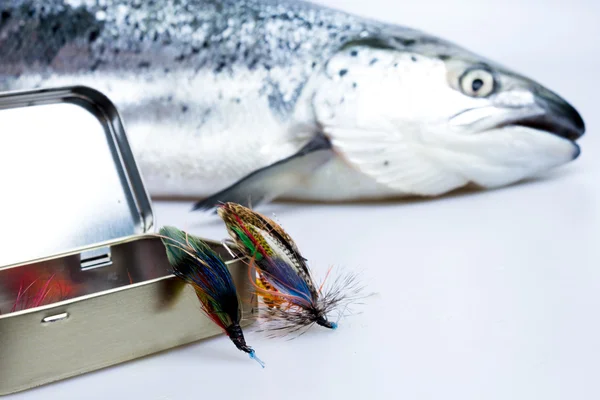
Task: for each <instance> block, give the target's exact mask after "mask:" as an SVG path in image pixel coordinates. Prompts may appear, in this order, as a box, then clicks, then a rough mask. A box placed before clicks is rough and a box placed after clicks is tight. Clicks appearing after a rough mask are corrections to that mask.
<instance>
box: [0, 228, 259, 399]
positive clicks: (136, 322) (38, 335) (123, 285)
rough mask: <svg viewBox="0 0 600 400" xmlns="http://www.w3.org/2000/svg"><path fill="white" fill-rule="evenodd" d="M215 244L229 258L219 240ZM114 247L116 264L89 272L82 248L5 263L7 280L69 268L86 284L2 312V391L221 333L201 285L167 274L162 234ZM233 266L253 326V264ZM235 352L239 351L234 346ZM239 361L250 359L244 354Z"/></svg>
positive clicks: (2, 278)
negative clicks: (80, 266) (50, 300)
mask: <svg viewBox="0 0 600 400" xmlns="http://www.w3.org/2000/svg"><path fill="white" fill-rule="evenodd" d="M208 243H209V244H210V245H212V246H213V248H214V249H215V250H216V251H217V252H218V253H219V254H221V255H222V256H223V258H225V259H229V258H230V257H228V255H227V253H226V252H225V251H224V250H223V248H222V246H220V245H219V244H218V243H216V242H212V241H208ZM113 254H114V260H113V265H112V266H111V267H107V268H98V269H92V270H89V271H83V272H82V271H79V272H77V271H76V270H75V269H71V266H73V265H77V255H74V256H69V257H61V258H59V259H56V260H48V261H44V262H42V263H38V264H35V265H21V266H18V267H14V268H8V269H4V270H0V282H13V281H15V280H16V279H17V278H18V276H19V274H23V273H26V271H30V268H33V269H34V270H35V269H38V271H39V270H40V269H41V268H43V269H45V270H47V271H54V272H58V271H68V273H65V274H63V276H64V277H72V282H73V283H74V284H82V282H83V284H82V287H83V288H85V290H83V291H82V292H81V293H83V294H82V295H81V296H78V297H75V298H71V299H69V300H67V301H63V302H60V303H55V304H51V305H48V306H44V307H39V308H33V309H28V310H24V311H19V312H15V313H9V314H4V315H0V395H5V394H10V393H14V392H18V391H22V390H25V389H29V388H32V387H36V386H40V385H43V384H47V383H50V382H54V381H57V380H61V379H65V378H68V377H72V376H75V375H79V374H82V373H86V372H90V371H94V370H97V369H100V368H105V367H108V366H110V365H114V364H118V363H121V362H125V361H128V360H133V359H136V358H139V357H143V356H146V355H149V354H152V353H156V352H159V351H163V350H166V349H169V348H172V347H175V346H179V345H183V344H187V343H190V342H194V341H197V340H199V339H203V338H207V337H210V336H214V335H217V334H220V333H222V332H221V331H220V329H219V328H218V327H217V326H216V325H215V324H214V323H213V322H212V321H210V320H209V319H208V318H207V317H205V316H204V315H203V314H202V312H201V310H200V304H199V302H198V300H197V298H196V295H195V293H194V291H193V290H192V289H191V288H190V287H189V286H187V285H183V284H182V283H181V281H180V280H179V279H177V278H175V277H174V276H172V275H169V274H168V273H166V271H167V270H168V268H169V267H168V261H167V258H166V255H165V252H164V247H163V246H162V243H161V242H160V240H159V239H156V238H148V237H142V238H139V239H138V240H133V241H130V242H128V243H123V244H119V245H116V246H113ZM229 268H230V271H231V272H232V275H233V277H234V282H235V284H236V287H237V288H238V292H239V294H240V297H241V298H242V304H243V312H244V321H243V324H242V325H243V326H248V325H249V324H251V323H252V322H253V321H254V320H255V316H254V315H253V314H252V308H253V306H255V305H256V299H255V298H253V297H255V296H252V291H251V284H250V282H249V281H248V279H249V277H248V272H247V271H248V270H247V267H246V266H245V265H244V264H243V263H241V262H235V263H232V264H231V265H230V267H229ZM127 272H129V274H127ZM86 274H90V275H87V276H86ZM128 275H130V276H131V277H132V278H131V279H132V280H133V281H134V283H133V284H129V277H128ZM108 288H111V289H108ZM182 289H183V290H182ZM10 290H11V289H9V288H7V285H6V284H5V285H3V286H1V287H0V293H1V294H2V295H3V296H4V298H7V297H10V295H11V294H13V295H14V292H10ZM99 290H101V291H99ZM86 291H87V292H89V293H93V294H85V292H86ZM4 302H6V300H5V301H4ZM231 351H234V352H235V351H236V350H235V348H234V347H233V345H232V349H231ZM42 356H43V357H42ZM240 360H242V362H245V361H246V360H247V358H246V357H244V355H243V354H241V353H240Z"/></svg>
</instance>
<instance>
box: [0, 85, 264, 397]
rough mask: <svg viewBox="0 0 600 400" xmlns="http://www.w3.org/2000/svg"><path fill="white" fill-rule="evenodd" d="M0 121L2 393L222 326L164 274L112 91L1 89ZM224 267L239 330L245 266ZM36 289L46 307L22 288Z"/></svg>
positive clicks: (247, 296)
mask: <svg viewBox="0 0 600 400" xmlns="http://www.w3.org/2000/svg"><path fill="white" fill-rule="evenodd" d="M0 126H2V132H1V133H0V140H1V142H0V171H2V172H0V177H1V181H2V188H3V191H4V196H3V198H2V200H1V202H0V221H2V230H1V231H0V243H2V244H3V249H2V252H1V253H0V394H8V393H14V392H17V391H21V390H25V389H28V388H32V387H35V386H39V385H43V384H46V383H49V382H52V381H56V380H60V379H64V378H68V377H71V376H75V375H79V374H82V373H85V372H89V371H93V370H96V369H99V368H103V367H107V366H110V365H114V364H117V363H120V362H124V361H127V360H132V359H135V358H138V357H142V356H145V355H148V354H152V353H155V352H158V351H162V350H165V349H168V348H172V347H175V346H179V345H182V344H186V343H190V342H193V341H196V340H199V339H202V338H206V337H209V336H213V335H216V334H219V333H221V331H220V329H219V328H218V327H217V326H216V325H214V324H213V323H212V322H211V321H210V320H209V319H208V318H207V317H205V316H204V315H202V313H201V311H200V305H199V302H198V300H197V298H196V296H195V293H194V291H193V290H192V289H191V288H189V287H187V286H184V285H183V284H182V283H181V281H180V280H178V279H176V278H175V277H174V276H173V275H171V274H170V273H169V272H168V270H169V267H170V266H169V264H168V261H167V257H166V254H165V251H164V247H163V245H162V243H161V241H160V240H159V239H158V238H156V237H154V236H153V235H152V234H151V233H152V232H153V231H152V230H153V229H154V220H153V214H152V207H151V202H150V199H149V197H148V195H147V193H146V190H145V189H144V185H143V181H142V178H141V176H140V174H139V171H138V169H137V166H136V164H135V160H134V158H133V155H132V152H131V150H130V148H129V145H128V143H127V138H126V134H125V131H124V128H123V125H122V123H121V120H120V117H119V115H118V112H117V110H116V109H115V107H114V106H113V104H112V103H111V102H110V100H109V99H107V98H106V97H105V96H104V95H103V94H101V93H99V92H97V91H95V90H93V89H91V88H86V87H69V88H60V89H42V90H35V91H26V92H13V93H4V94H2V95H0ZM207 242H208V243H209V244H210V245H212V246H213V248H214V249H215V250H216V251H217V252H218V253H219V254H221V255H222V256H223V258H225V259H228V258H229V256H228V254H227V252H226V251H223V249H222V248H221V247H220V245H219V244H218V243H216V242H213V241H207ZM230 271H231V272H232V275H233V277H234V281H235V284H236V286H237V288H238V292H239V294H240V296H241V297H242V304H243V305H244V308H243V312H244V316H245V318H244V321H245V323H244V324H245V325H244V326H246V325H248V324H250V323H252V322H253V319H254V316H253V315H252V314H251V309H252V305H253V303H252V300H253V299H252V295H251V293H250V288H251V285H248V284H246V283H248V274H247V270H246V269H245V268H240V265H238V263H232V264H231V265H230ZM45 282H49V283H45ZM44 285H45V286H44ZM40 288H42V289H43V293H45V295H46V298H45V301H44V303H43V304H45V305H38V304H40V303H38V302H37V301H38V300H40V299H39V298H36V297H35V296H34V297H33V300H31V297H27V296H21V295H20V294H22V293H23V292H24V291H27V290H29V291H33V293H35V290H39V289H40ZM182 289H183V290H182ZM26 299H29V304H27V301H26ZM53 299H56V301H53ZM254 301H256V300H254ZM41 354H43V355H44V357H43V359H44V362H41V361H40V358H39V356H40V355H41Z"/></svg>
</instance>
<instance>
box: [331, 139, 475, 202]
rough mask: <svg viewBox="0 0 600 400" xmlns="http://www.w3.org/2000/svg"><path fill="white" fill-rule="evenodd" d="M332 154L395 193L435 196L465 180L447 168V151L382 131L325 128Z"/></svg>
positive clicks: (449, 155) (448, 163)
mask: <svg viewBox="0 0 600 400" xmlns="http://www.w3.org/2000/svg"><path fill="white" fill-rule="evenodd" d="M325 132H326V134H327V135H328V136H329V138H330V140H331V142H332V144H333V148H334V151H335V152H336V153H337V154H338V155H339V156H340V157H341V158H342V159H344V160H345V161H346V162H347V163H348V164H350V166H351V167H353V168H355V169H356V170H358V171H360V172H361V173H363V174H365V175H367V176H369V177H371V178H373V179H374V180H375V181H376V182H378V183H380V184H382V185H385V186H387V187H388V188H389V189H391V190H393V191H395V192H397V193H399V194H410V195H418V196H438V195H441V194H444V193H446V192H448V191H450V190H453V189H456V188H458V187H461V186H464V185H465V184H467V183H468V181H467V179H466V178H465V177H464V176H463V175H462V174H460V173H459V172H458V171H456V170H453V169H452V168H450V167H449V165H452V163H451V157H452V156H453V155H452V153H450V152H449V151H447V150H444V149H443V148H439V147H436V146H434V145H427V144H424V143H420V142H418V141H415V140H414V139H413V140H410V138H407V137H406V136H402V135H398V134H394V133H391V132H389V131H386V130H364V129H351V128H337V127H335V128H334V127H330V128H328V129H325Z"/></svg>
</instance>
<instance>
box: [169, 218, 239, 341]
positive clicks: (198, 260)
mask: <svg viewBox="0 0 600 400" xmlns="http://www.w3.org/2000/svg"><path fill="white" fill-rule="evenodd" d="M160 235H161V237H162V241H163V244H164V245H165V248H166V251H167V257H168V259H169V263H170V264H171V266H172V268H173V273H174V274H175V275H176V276H178V277H179V278H181V279H182V280H184V281H185V282H187V283H189V284H190V285H191V286H192V287H193V288H194V289H195V291H196V295H197V296H198V299H199V300H200V303H201V304H202V308H203V310H204V312H205V313H206V314H207V316H208V317H209V318H211V319H212V320H213V321H214V322H215V323H216V324H217V325H219V326H220V327H221V328H222V329H223V330H225V331H227V330H228V329H229V327H231V325H233V324H239V321H240V319H241V312H240V304H239V298H238V296H237V290H236V288H235V286H234V283H233V279H232V277H231V274H230V272H229V270H228V269H227V266H226V265H225V263H224V262H223V260H222V259H221V258H220V257H219V256H218V255H217V254H216V253H215V252H214V251H213V250H212V249H210V247H208V245H206V244H205V243H204V242H202V241H201V240H200V239H199V238H197V237H194V236H192V235H190V234H188V233H185V232H183V231H181V230H179V229H177V228H174V227H163V228H162V229H161V230H160Z"/></svg>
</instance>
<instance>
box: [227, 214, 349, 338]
mask: <svg viewBox="0 0 600 400" xmlns="http://www.w3.org/2000/svg"><path fill="white" fill-rule="evenodd" d="M217 213H218V215H219V216H220V217H221V219H222V220H223V221H224V222H225V225H226V227H227V231H228V233H229V235H230V236H231V238H232V239H233V241H234V243H235V244H236V246H237V247H238V248H239V249H240V251H241V252H242V253H243V255H244V256H245V257H246V258H248V259H250V265H251V266H252V267H253V268H256V270H257V275H258V278H257V281H256V291H257V294H258V295H259V296H261V297H262V299H263V302H264V303H265V305H266V306H267V313H266V319H267V320H270V321H273V322H276V323H277V324H276V325H277V326H276V327H274V328H272V330H277V331H292V332H293V331H297V330H299V329H301V328H304V327H310V326H312V325H313V324H315V323H316V324H318V325H321V326H324V327H326V328H330V329H335V328H337V323H336V322H332V321H329V320H328V314H329V313H330V312H332V311H334V310H336V309H338V308H339V307H340V306H341V305H343V304H344V303H345V302H347V301H348V300H350V299H349V297H348V296H346V295H345V294H344V293H343V290H342V289H345V288H348V289H351V290H352V289H353V288H354V281H353V278H352V277H349V278H346V279H344V280H343V281H341V282H340V281H336V282H337V283H341V284H342V285H344V287H333V288H332V289H331V290H329V291H327V292H323V291H322V286H323V285H321V286H320V287H317V286H316V285H315V283H314V280H313V278H312V275H311V272H310V269H309V267H308V265H307V260H306V259H305V258H304V257H303V256H302V254H301V253H300V251H299V250H298V247H297V246H296V244H295V243H294V241H293V240H292V238H291V237H290V236H289V235H288V234H287V233H286V232H285V231H284V230H283V229H282V228H281V226H279V225H278V224H277V223H275V222H274V221H273V220H271V219H269V218H267V217H265V216H264V215H261V214H259V213H257V212H255V211H253V210H251V209H249V208H247V207H244V206H242V205H240V204H236V203H224V204H222V205H220V206H219V208H218V209H217Z"/></svg>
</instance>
